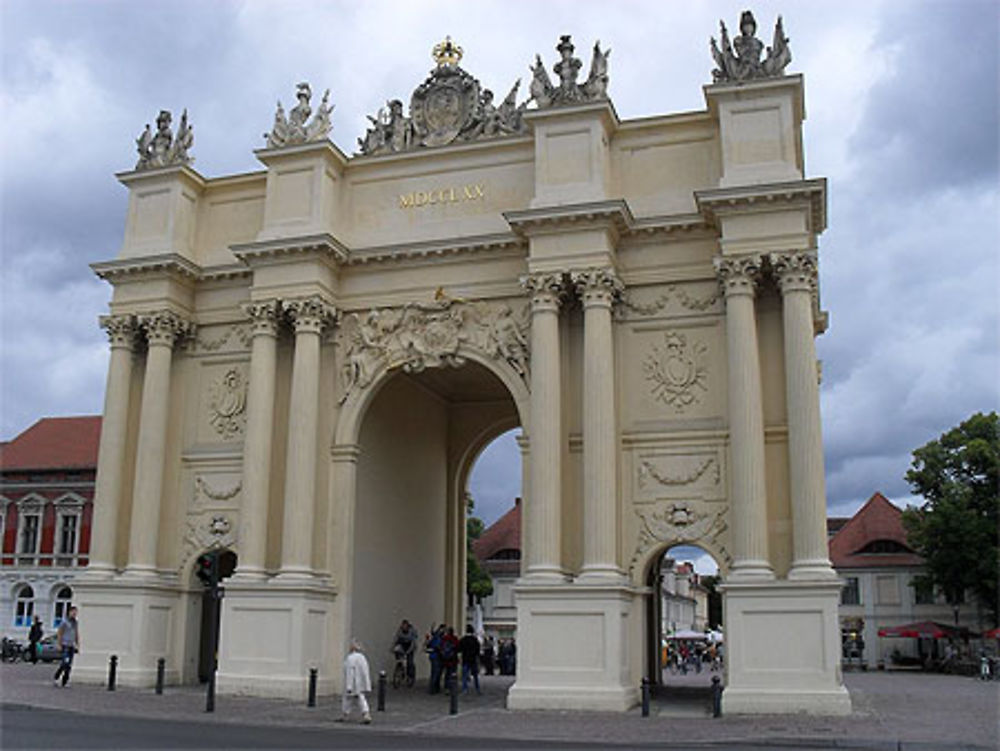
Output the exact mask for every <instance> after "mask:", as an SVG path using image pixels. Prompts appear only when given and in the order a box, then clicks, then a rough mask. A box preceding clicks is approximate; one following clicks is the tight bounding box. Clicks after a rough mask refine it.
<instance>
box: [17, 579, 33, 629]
mask: <svg viewBox="0 0 1000 751" xmlns="http://www.w3.org/2000/svg"><path fill="white" fill-rule="evenodd" d="M34 615H35V590H33V589H32V588H31V587H30V586H28V585H27V584H25V585H24V586H23V587H21V588H20V589H19V590H17V599H16V604H15V606H14V625H15V626H18V627H22V626H23V627H25V628H27V627H28V626H30V625H31V619H32V617H33V616H34Z"/></svg>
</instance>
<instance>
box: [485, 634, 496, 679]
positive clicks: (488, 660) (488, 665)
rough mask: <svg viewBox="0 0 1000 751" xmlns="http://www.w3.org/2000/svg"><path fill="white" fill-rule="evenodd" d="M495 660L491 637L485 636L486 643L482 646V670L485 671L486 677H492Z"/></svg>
mask: <svg viewBox="0 0 1000 751" xmlns="http://www.w3.org/2000/svg"><path fill="white" fill-rule="evenodd" d="M495 658H496V650H495V648H494V646H493V637H492V636H487V637H486V643H485V644H483V668H484V669H485V671H486V675H493V672H494V669H495V665H494V660H495Z"/></svg>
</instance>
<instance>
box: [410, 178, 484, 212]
mask: <svg viewBox="0 0 1000 751" xmlns="http://www.w3.org/2000/svg"><path fill="white" fill-rule="evenodd" d="M485 198H486V186H485V185H483V184H482V183H477V184H475V185H463V186H462V187H460V188H437V189H435V190H415V191H413V192H411V193H405V194H401V195H400V196H399V208H401V209H413V208H418V207H420V206H434V205H435V204H438V203H462V202H463V201H482V200H483V199H485Z"/></svg>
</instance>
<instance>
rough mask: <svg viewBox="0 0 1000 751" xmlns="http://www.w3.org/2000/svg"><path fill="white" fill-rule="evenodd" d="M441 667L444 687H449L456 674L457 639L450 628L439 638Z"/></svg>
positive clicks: (453, 630)
mask: <svg viewBox="0 0 1000 751" xmlns="http://www.w3.org/2000/svg"><path fill="white" fill-rule="evenodd" d="M441 667H442V668H443V669H444V685H445V686H446V687H449V686H451V681H453V680H455V679H456V677H457V676H456V673H457V672H458V637H457V636H455V629H454V628H452V627H451V626H448V630H447V631H446V632H445V634H444V636H442V637H441Z"/></svg>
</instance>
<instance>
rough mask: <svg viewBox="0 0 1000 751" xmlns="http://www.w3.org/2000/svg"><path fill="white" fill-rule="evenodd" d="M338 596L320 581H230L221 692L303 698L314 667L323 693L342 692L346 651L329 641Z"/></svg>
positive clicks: (222, 643)
mask: <svg viewBox="0 0 1000 751" xmlns="http://www.w3.org/2000/svg"><path fill="white" fill-rule="evenodd" d="M335 595H336V593H335V590H334V589H333V588H332V587H329V586H324V585H321V584H312V585H296V584H285V583H282V582H280V581H279V580H276V579H272V580H270V581H268V582H234V581H227V582H226V596H225V598H224V599H223V601H222V622H221V634H220V638H219V672H218V675H217V677H216V686H217V688H218V690H219V691H220V692H222V693H232V694H241V693H249V694H253V695H254V696H274V697H282V698H286V699H295V700H304V699H305V698H306V695H307V693H308V690H309V669H310V668H312V667H315V668H317V669H318V670H319V690H320V693H324V694H328V693H331V692H333V691H338V690H339V689H340V683H341V680H342V679H341V675H340V664H339V660H340V657H341V655H339V654H334V652H335V651H336V650H337V646H336V645H335V644H334V643H333V640H332V639H330V633H331V627H332V617H331V611H332V606H333V600H334V597H335Z"/></svg>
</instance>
